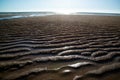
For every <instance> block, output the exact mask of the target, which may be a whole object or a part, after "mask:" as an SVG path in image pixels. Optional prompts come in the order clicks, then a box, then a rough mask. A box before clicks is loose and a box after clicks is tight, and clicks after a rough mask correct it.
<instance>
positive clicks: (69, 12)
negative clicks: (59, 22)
mask: <svg viewBox="0 0 120 80" xmlns="http://www.w3.org/2000/svg"><path fill="white" fill-rule="evenodd" d="M55 12H56V13H57V14H63V15H70V14H71V13H72V11H67V10H61V11H55Z"/></svg>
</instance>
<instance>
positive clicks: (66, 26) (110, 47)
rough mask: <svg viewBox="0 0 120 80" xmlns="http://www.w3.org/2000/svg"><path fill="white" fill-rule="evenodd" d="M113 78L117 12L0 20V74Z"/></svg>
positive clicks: (8, 77) (119, 25)
mask: <svg viewBox="0 0 120 80" xmlns="http://www.w3.org/2000/svg"><path fill="white" fill-rule="evenodd" d="M119 79H120V17H119V16H95V15H79V16H77V15H53V16H45V17H31V18H21V19H11V20H1V21H0V80H119Z"/></svg>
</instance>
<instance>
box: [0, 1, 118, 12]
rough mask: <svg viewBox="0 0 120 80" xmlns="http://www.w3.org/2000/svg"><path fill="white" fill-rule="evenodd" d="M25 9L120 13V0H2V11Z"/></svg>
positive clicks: (0, 7)
mask: <svg viewBox="0 0 120 80" xmlns="http://www.w3.org/2000/svg"><path fill="white" fill-rule="evenodd" d="M24 11H54V12H111V13H120V0H0V12H24Z"/></svg>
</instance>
